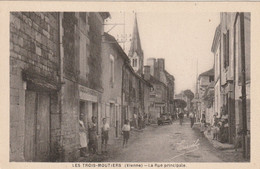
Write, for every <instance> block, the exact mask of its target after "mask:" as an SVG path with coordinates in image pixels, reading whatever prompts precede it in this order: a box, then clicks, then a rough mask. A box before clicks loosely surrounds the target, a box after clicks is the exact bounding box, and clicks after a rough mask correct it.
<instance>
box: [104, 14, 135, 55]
mask: <svg viewBox="0 0 260 169" xmlns="http://www.w3.org/2000/svg"><path fill="white" fill-rule="evenodd" d="M120 13H121V12H120ZM122 13H123V23H105V24H104V25H105V26H111V25H112V26H111V27H110V29H108V30H107V31H106V33H109V32H110V31H112V30H113V29H114V28H115V27H116V26H123V34H121V35H120V37H118V36H119V35H117V38H116V41H117V43H122V48H123V50H124V51H125V43H126V42H129V40H128V37H127V36H129V38H131V34H129V35H127V34H126V33H125V12H122ZM111 43H112V42H111ZM114 43H115V42H114Z"/></svg>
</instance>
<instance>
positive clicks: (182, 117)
mask: <svg viewBox="0 0 260 169" xmlns="http://www.w3.org/2000/svg"><path fill="white" fill-rule="evenodd" d="M178 117H179V120H180V125H182V123H183V119H184V113H183V111H181V112H180V113H179V114H178ZM188 117H189V118H190V125H191V128H192V127H193V125H194V122H195V114H194V113H193V112H190V113H189V115H188Z"/></svg>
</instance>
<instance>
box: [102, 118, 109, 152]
mask: <svg viewBox="0 0 260 169" xmlns="http://www.w3.org/2000/svg"><path fill="white" fill-rule="evenodd" d="M102 121H103V126H102V128H101V140H102V141H101V146H102V147H101V149H102V153H104V152H105V153H107V142H108V138H109V137H108V131H109V129H110V127H109V124H108V123H107V119H106V118H103V120H102Z"/></svg>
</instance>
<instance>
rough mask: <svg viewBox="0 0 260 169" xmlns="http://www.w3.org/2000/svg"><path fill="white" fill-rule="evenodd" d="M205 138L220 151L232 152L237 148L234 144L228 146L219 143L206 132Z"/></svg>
mask: <svg viewBox="0 0 260 169" xmlns="http://www.w3.org/2000/svg"><path fill="white" fill-rule="evenodd" d="M203 134H204V136H205V138H207V139H208V141H209V142H210V143H211V144H212V145H213V147H214V148H216V149H219V150H231V149H234V148H235V146H234V145H233V144H227V143H220V142H219V141H216V140H213V139H212V138H211V134H208V132H207V131H204V133H203Z"/></svg>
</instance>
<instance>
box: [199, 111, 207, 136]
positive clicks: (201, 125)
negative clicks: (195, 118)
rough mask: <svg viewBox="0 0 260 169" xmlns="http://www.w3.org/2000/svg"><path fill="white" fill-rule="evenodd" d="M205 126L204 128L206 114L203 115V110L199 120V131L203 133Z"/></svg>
mask: <svg viewBox="0 0 260 169" xmlns="http://www.w3.org/2000/svg"><path fill="white" fill-rule="evenodd" d="M205 128H206V115H205V111H204V113H203V114H202V118H201V121H200V132H202V133H203V132H204V131H205Z"/></svg>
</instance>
